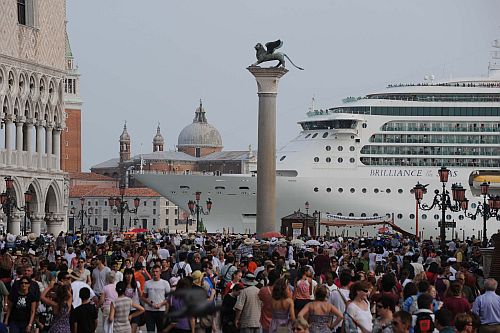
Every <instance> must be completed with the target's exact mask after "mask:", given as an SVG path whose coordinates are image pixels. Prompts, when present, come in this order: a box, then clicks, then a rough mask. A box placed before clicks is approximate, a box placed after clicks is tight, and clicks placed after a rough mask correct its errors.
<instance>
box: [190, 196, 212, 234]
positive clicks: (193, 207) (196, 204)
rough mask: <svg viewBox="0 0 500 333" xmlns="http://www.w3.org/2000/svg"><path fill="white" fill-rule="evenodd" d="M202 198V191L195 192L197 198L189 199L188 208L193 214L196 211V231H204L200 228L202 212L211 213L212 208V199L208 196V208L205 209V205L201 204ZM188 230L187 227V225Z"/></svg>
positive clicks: (204, 213)
mask: <svg viewBox="0 0 500 333" xmlns="http://www.w3.org/2000/svg"><path fill="white" fill-rule="evenodd" d="M200 198H201V192H196V193H195V200H196V201H193V200H189V201H188V208H189V211H190V212H191V214H194V213H196V232H199V231H203V230H200V214H203V215H209V214H210V211H211V210H212V200H210V198H208V200H207V210H206V211H205V210H204V209H203V207H201V206H200ZM186 230H187V227H186Z"/></svg>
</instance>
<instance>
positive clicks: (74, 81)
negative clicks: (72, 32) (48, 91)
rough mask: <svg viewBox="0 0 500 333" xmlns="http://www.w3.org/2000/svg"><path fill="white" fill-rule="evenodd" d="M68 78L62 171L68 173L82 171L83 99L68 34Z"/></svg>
mask: <svg viewBox="0 0 500 333" xmlns="http://www.w3.org/2000/svg"><path fill="white" fill-rule="evenodd" d="M65 57H66V64H65V66H66V77H65V79H64V106H65V109H64V112H65V117H66V128H65V130H64V131H63V132H62V134H61V169H62V170H63V171H66V172H80V171H81V170H82V99H81V97H80V72H79V70H78V67H77V66H76V65H75V62H74V57H73V52H72V51H71V45H70V43H69V38H68V35H67V34H66V56H65Z"/></svg>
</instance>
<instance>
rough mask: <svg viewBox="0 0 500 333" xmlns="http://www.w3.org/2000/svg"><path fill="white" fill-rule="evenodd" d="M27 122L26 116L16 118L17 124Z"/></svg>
mask: <svg viewBox="0 0 500 333" xmlns="http://www.w3.org/2000/svg"><path fill="white" fill-rule="evenodd" d="M25 122H26V117H25V116H17V117H16V124H24V123H25Z"/></svg>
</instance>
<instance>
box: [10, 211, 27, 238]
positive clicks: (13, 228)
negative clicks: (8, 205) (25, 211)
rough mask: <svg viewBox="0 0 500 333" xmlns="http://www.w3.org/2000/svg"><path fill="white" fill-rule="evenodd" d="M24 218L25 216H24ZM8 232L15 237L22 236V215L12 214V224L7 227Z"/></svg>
mask: <svg viewBox="0 0 500 333" xmlns="http://www.w3.org/2000/svg"><path fill="white" fill-rule="evenodd" d="M23 216H24V215H23ZM7 230H8V231H9V232H10V233H11V234H13V235H16V236H17V235H20V234H21V215H20V214H12V216H11V217H10V223H9V224H8V225H7Z"/></svg>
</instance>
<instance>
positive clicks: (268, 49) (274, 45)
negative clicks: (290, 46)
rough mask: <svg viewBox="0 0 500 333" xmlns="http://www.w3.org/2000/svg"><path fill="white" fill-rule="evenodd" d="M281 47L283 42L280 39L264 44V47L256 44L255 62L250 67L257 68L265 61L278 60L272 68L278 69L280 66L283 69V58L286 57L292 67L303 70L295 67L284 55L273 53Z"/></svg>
mask: <svg viewBox="0 0 500 333" xmlns="http://www.w3.org/2000/svg"><path fill="white" fill-rule="evenodd" d="M281 46H283V42H282V41H281V40H280V39H278V40H276V41H274V42H268V43H266V46H265V47H264V46H263V45H262V44H261V43H257V45H255V50H256V56H257V61H256V62H255V63H254V64H252V66H257V65H258V64H260V63H263V62H267V61H273V60H278V64H277V65H276V66H274V67H280V66H283V67H285V57H286V58H287V59H288V60H289V61H290V63H291V64H292V65H293V66H294V67H296V68H298V69H300V70H304V68H301V67H299V66H297V65H295V64H294V63H293V61H292V60H291V59H290V58H289V57H288V56H287V55H286V54H285V53H282V52H275V50H277V49H279V48H280V47H281Z"/></svg>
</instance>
